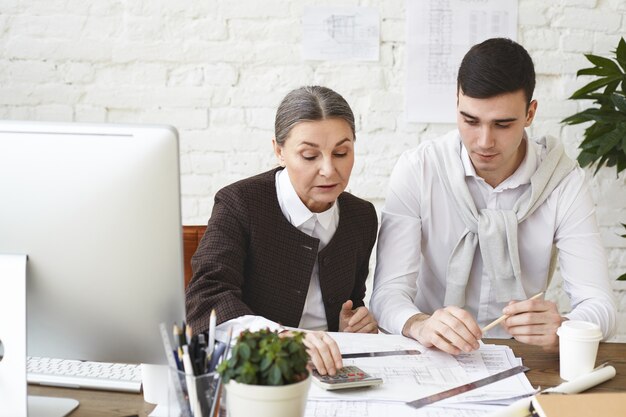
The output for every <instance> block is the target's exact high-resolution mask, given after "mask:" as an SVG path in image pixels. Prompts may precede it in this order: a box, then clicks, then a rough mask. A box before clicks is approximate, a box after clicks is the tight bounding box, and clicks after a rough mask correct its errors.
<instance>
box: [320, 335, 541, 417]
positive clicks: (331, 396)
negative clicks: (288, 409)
mask: <svg viewBox="0 0 626 417" xmlns="http://www.w3.org/2000/svg"><path fill="white" fill-rule="evenodd" d="M330 335H331V336H332V337H333V338H334V339H335V341H336V342H337V344H338V345H339V348H340V349H341V351H342V353H357V352H376V351H385V350H403V349H418V350H420V352H422V353H421V354H419V355H399V356H385V357H374V358H369V357H368V358H355V359H345V360H344V365H356V366H358V367H360V368H362V369H363V370H364V371H366V372H368V373H370V374H372V375H374V376H377V377H380V378H382V379H383V381H384V383H383V384H382V385H380V386H377V387H372V388H364V389H352V390H346V391H341V390H338V391H325V390H323V389H322V388H320V387H318V386H316V385H315V384H312V385H311V390H310V391H309V399H310V400H317V401H333V402H334V401H366V402H372V401H379V402H397V403H403V402H407V401H413V400H416V399H419V398H423V397H425V396H428V395H431V394H435V393H438V392H441V391H445V390H447V389H450V388H453V387H456V386H459V385H463V384H466V383H469V382H472V381H475V380H477V379H480V378H484V377H487V376H489V375H491V374H494V373H497V372H501V371H504V370H506V369H510V368H512V367H514V366H517V365H520V364H521V361H520V360H519V359H518V358H515V356H514V355H513V351H512V350H511V349H510V348H509V347H507V346H497V345H485V344H481V348H480V349H479V350H478V351H474V352H470V353H463V354H461V355H458V356H452V355H449V354H447V353H443V352H441V351H439V350H437V349H426V348H424V347H423V346H421V345H420V344H419V343H417V342H416V341H414V340H412V339H408V338H405V337H403V336H397V335H395V336H392V335H367V334H354V333H330ZM532 392H534V389H533V388H532V386H531V385H530V382H529V381H528V379H527V378H526V376H525V375H524V374H517V375H515V376H513V377H510V378H507V379H504V380H501V381H498V382H496V383H493V384H490V385H488V386H486V387H482V388H479V389H476V390H472V391H470V392H468V393H465V394H462V395H459V396H456V397H452V398H450V399H448V400H446V401H445V402H442V405H446V406H458V403H461V402H475V403H489V402H491V403H494V402H495V403H497V404H508V403H510V402H511V401H509V400H508V399H510V398H515V397H518V396H520V395H525V394H530V393H532Z"/></svg>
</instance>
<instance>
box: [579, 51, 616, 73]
mask: <svg viewBox="0 0 626 417" xmlns="http://www.w3.org/2000/svg"><path fill="white" fill-rule="evenodd" d="M585 57H587V59H588V60H589V61H590V62H591V63H592V64H593V65H595V66H596V67H600V68H605V69H608V70H610V71H611V73H612V74H621V73H622V71H621V70H620V68H619V66H618V65H617V64H616V63H615V62H614V61H613V60H611V59H609V58H605V57H603V56H598V55H592V54H586V55H585Z"/></svg>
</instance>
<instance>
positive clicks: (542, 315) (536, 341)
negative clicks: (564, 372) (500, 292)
mask: <svg viewBox="0 0 626 417" xmlns="http://www.w3.org/2000/svg"><path fill="white" fill-rule="evenodd" d="M502 313H504V314H507V315H509V316H511V317H509V318H507V319H506V320H505V321H504V322H502V326H503V327H504V329H505V330H506V331H507V332H508V333H509V334H510V335H511V336H513V337H514V338H515V339H516V340H519V341H520V342H522V343H528V344H529V345H537V346H541V347H542V348H543V349H544V350H545V351H546V352H557V351H558V350H559V338H558V336H557V335H556V329H558V328H559V326H560V325H561V323H562V322H563V320H566V319H565V317H562V316H561V315H560V314H559V310H558V309H557V307H556V304H555V303H553V302H552V301H547V300H539V299H537V300H525V301H511V302H510V303H509V305H508V306H506V307H504V309H503V310H502Z"/></svg>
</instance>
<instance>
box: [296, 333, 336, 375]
mask: <svg viewBox="0 0 626 417" xmlns="http://www.w3.org/2000/svg"><path fill="white" fill-rule="evenodd" d="M305 334H306V335H305V337H304V345H305V346H306V348H307V353H308V354H309V356H310V357H311V361H312V362H313V366H314V367H315V369H317V372H319V373H320V375H326V374H329V375H335V374H336V373H337V369H340V368H343V362H342V361H341V352H340V351H339V346H337V342H335V340H334V339H333V338H332V337H330V336H329V335H328V333H326V332H321V331H317V332H313V331H305Z"/></svg>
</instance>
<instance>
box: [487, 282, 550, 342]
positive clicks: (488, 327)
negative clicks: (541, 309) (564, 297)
mask: <svg viewBox="0 0 626 417" xmlns="http://www.w3.org/2000/svg"><path fill="white" fill-rule="evenodd" d="M542 295H543V291H541V292H540V293H539V294H535V295H533V296H532V297H530V298H529V300H535V299H537V298H539V297H541V296H542ZM509 317H511V316H510V315H509V314H503V315H501V316H500V317H498V318H497V319H495V320H494V321H492V322H491V323H489V324H488V325H486V326H485V327H483V328H482V329H480V331H481V332H483V333H485V332H486V331H487V330H491V329H493V328H494V327H496V326H497V325H498V324H500V323H502V322H503V321H504V320H506V319H507V318H509Z"/></svg>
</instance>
